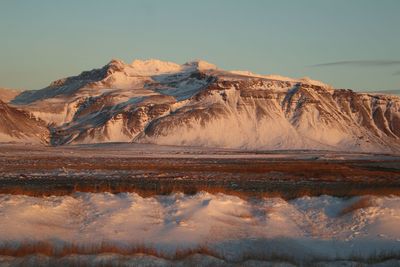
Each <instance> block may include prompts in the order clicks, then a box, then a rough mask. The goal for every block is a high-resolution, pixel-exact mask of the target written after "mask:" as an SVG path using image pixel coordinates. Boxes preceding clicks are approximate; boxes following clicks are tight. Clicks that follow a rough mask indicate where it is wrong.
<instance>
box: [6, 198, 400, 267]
mask: <svg viewBox="0 0 400 267" xmlns="http://www.w3.org/2000/svg"><path fill="white" fill-rule="evenodd" d="M0 239H1V240H0V252H1V253H0V254H1V255H2V256H0V265H1V266H3V265H4V266H7V265H8V264H11V265H40V264H43V265H52V264H54V265H57V264H62V265H68V264H70V265H77V264H82V265H88V264H89V265H90V264H94V265H99V264H100V265H101V264H107V265H109V264H110V265H114V264H115V265H118V266H120V265H122V266H125V265H138V264H140V265H146V264H147V265H149V266H169V265H179V264H182V265H197V266H202V265H207V266H215V265H217V266H221V265H223V266H224V265H228V266H230V265H233V266H235V265H237V266H239V265H240V266H260V265H265V266H269V265H271V264H272V265H273V266H276V265H277V264H280V266H292V265H295V266H296V265H302V266H310V265H313V266H320V265H323V266H325V265H332V266H336V265H339V264H343V265H344V266H353V265H355V264H360V263H361V264H371V265H372V266H396V265H397V266H398V264H400V197H394V196H387V197H374V196H359V197H354V198H346V199H344V198H337V197H332V196H326V195H325V196H320V197H302V198H297V199H293V200H288V201H286V200H283V199H281V198H247V199H241V198H239V197H236V196H230V195H225V194H216V195H213V194H209V193H205V192H200V193H198V194H196V195H192V196H190V195H184V194H180V193H177V194H172V195H168V196H153V197H147V198H144V197H141V196H139V195H138V194H136V193H121V194H109V193H75V194H73V195H70V196H51V197H30V196H24V195H8V194H7V195H5V194H3V195H0Z"/></svg>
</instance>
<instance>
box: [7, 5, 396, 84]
mask: <svg viewBox="0 0 400 267" xmlns="http://www.w3.org/2000/svg"><path fill="white" fill-rule="evenodd" d="M399 14H400V1H399V0H276V1H268V0H243V1H239V0H201V1H197V0H193V1H190V0H168V1H166V0H158V1H157V0H145V1H134V0H126V1H124V0H116V1H110V0H105V1H103V0H85V1H81V0H68V1H67V0H64V1H61V0H37V1H31V0H25V1H23V0H0V36H1V39H0V87H9V88H21V89H40V88H43V87H45V86H47V85H48V84H49V83H50V82H51V81H53V80H56V79H59V78H63V77H67V76H71V75H77V74H79V73H80V72H81V71H83V70H90V69H93V68H98V67H101V66H103V65H105V64H107V63H108V62H109V61H110V60H111V59H112V58H118V59H122V60H123V61H125V62H127V63H130V62H131V61H132V60H134V59H149V58H156V59H161V60H167V61H172V62H176V63H185V62H187V61H191V60H194V59H203V60H206V61H208V62H211V63H213V64H216V65H217V66H218V67H220V68H222V69H227V70H249V71H252V72H255V73H259V74H280V75H284V76H289V77H294V78H297V77H304V76H308V77H311V78H313V79H317V80H322V81H324V82H326V83H328V84H331V85H333V86H334V87H336V88H353V89H355V90H365V91H369V90H392V89H400V15H399Z"/></svg>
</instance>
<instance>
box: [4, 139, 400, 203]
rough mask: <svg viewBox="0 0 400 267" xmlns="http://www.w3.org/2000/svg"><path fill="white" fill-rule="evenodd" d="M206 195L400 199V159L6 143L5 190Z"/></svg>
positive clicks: (328, 153) (326, 153)
mask: <svg viewBox="0 0 400 267" xmlns="http://www.w3.org/2000/svg"><path fill="white" fill-rule="evenodd" d="M76 191H81V192H111V193H119V192H136V193H138V194H140V195H143V196H151V195H156V194H170V193H172V192H184V193H186V194H195V193H197V192H199V191H207V192H210V193H218V192H221V193H229V194H234V195H239V196H243V197H246V196H253V195H254V196H263V195H265V196H279V197H282V198H286V199H291V198H296V197H301V196H305V195H308V196H318V195H323V194H327V195H332V196H340V197H346V196H357V195H366V194H369V195H391V194H392V195H400V155H393V154H370V153H348V152H332V151H306V150H301V151H299V150H297V151H241V150H232V149H207V148H200V147H168V146H156V145H145V144H130V143H111V144H100V145H99V144H97V145H76V146H62V147H46V146H37V145H21V144H0V193H3V194H25V195H32V196H45V195H68V194H71V193H73V192H76Z"/></svg>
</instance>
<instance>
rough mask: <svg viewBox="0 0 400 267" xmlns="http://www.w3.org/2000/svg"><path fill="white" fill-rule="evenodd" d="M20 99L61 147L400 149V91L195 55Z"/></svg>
mask: <svg viewBox="0 0 400 267" xmlns="http://www.w3.org/2000/svg"><path fill="white" fill-rule="evenodd" d="M12 105H13V106H16V107H18V108H20V109H24V110H27V111H29V112H31V113H32V114H33V115H34V116H35V117H39V118H41V119H42V120H44V121H46V122H47V123H49V129H50V132H51V133H50V139H49V142H50V143H51V144H53V145H62V144H77V143H97V142H121V141H122V142H143V143H147V142H149V143H156V144H163V145H188V146H192V145H194V146H212V147H229V148H244V149H332V150H351V151H388V152H393V151H396V152H398V151H400V98H399V97H396V96H393V95H379V94H367V93H355V92H353V91H351V90H344V89H333V88H332V87H330V86H329V85H326V84H324V83H322V82H319V81H314V80H311V79H309V78H303V79H291V78H287V77H282V76H278V75H269V76H264V75H257V74H253V73H251V72H246V71H224V70H221V69H218V68H217V67H216V66H215V65H213V64H210V63H207V62H204V61H194V62H189V63H186V64H183V65H178V64H175V63H171V62H163V61H159V60H145V61H141V60H135V61H133V62H132V64H125V63H124V62H122V61H120V60H112V61H111V62H110V63H108V64H107V65H106V66H104V67H102V68H100V69H94V70H91V71H85V72H82V73H81V74H80V75H78V76H74V77H68V78H64V79H61V80H57V81H55V82H53V83H51V84H50V85H49V86H48V87H46V88H44V89H41V90H35V91H25V92H23V93H21V94H20V95H18V96H17V97H16V98H15V99H14V100H13V101H12Z"/></svg>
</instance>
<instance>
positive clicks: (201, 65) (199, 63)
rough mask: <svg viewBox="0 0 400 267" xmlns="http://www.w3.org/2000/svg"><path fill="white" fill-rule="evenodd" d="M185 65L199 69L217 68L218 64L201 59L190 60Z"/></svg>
mask: <svg viewBox="0 0 400 267" xmlns="http://www.w3.org/2000/svg"><path fill="white" fill-rule="evenodd" d="M183 65H184V66H187V67H193V68H196V69H198V70H215V69H217V66H216V65H214V64H212V63H209V62H207V61H204V60H201V59H198V60H193V61H189V62H187V63H185V64H183Z"/></svg>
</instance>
